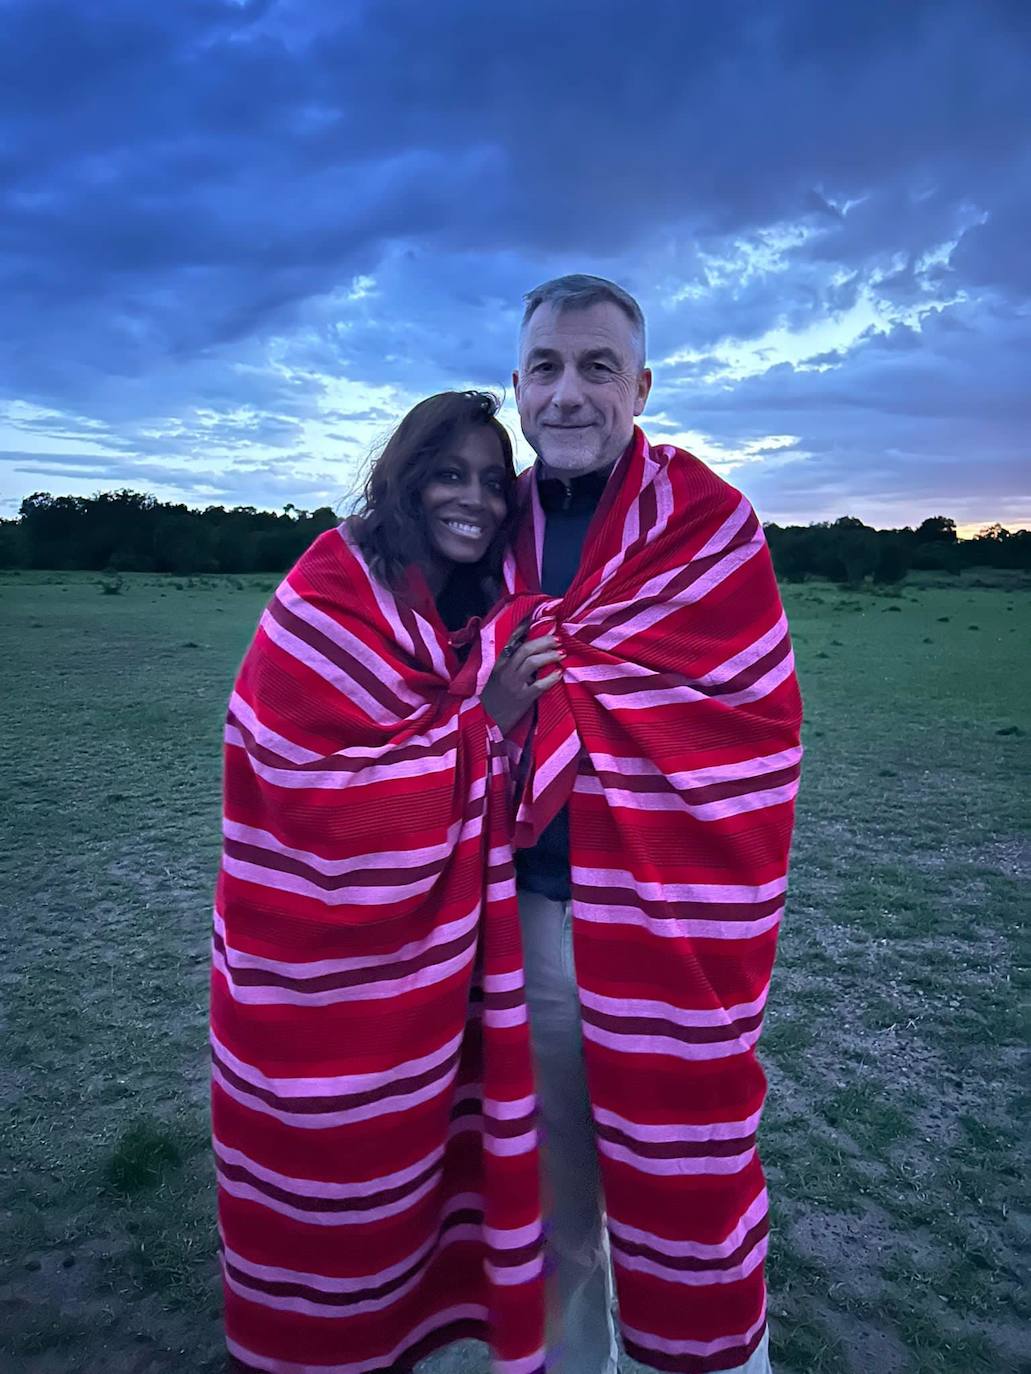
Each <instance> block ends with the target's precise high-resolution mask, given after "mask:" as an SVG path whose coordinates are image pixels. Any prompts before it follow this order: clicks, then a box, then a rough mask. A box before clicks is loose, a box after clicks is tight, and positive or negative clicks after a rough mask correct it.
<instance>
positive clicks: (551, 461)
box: [537, 442, 604, 477]
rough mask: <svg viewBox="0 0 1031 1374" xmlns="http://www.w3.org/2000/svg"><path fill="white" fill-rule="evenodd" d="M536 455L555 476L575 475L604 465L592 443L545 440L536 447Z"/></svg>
mask: <svg viewBox="0 0 1031 1374" xmlns="http://www.w3.org/2000/svg"><path fill="white" fill-rule="evenodd" d="M537 457H538V458H539V459H540V460H541V462H542V463H543V464H544V465H545V467H546V468H547V469H548V471H549V472H553V473H554V474H555V476H556V477H559V476H563V475H565V476H569V477H577V476H579V475H580V474H581V473H584V472H593V471H594V469H595V468H600V467H604V462H603V456H602V454H600V453H599V452H598V449H597V448H596V446H595V445H594V444H590V445H586V444H571V443H559V444H556V443H549V442H545V443H543V444H541V446H540V448H538V449H537Z"/></svg>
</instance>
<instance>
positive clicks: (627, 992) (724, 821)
mask: <svg viewBox="0 0 1031 1374" xmlns="http://www.w3.org/2000/svg"><path fill="white" fill-rule="evenodd" d="M651 383H652V376H651V372H650V371H649V369H648V368H647V367H646V366H645V324H644V319H643V316H642V313H641V310H640V307H639V306H638V304H637V302H636V301H635V300H634V299H633V298H632V297H631V296H629V295H628V294H627V293H626V292H625V291H623V290H622V289H621V288H620V287H618V286H616V285H615V284H613V283H612V282H608V281H605V280H604V279H602V278H598V277H590V276H582V275H574V276H566V277H560V278H557V279H556V280H554V281H549V282H547V283H545V284H544V285H542V286H539V287H537V288H536V290H534V291H531V292H530V293H529V294H528V295H527V297H526V310H525V314H524V316H523V323H522V330H521V335H520V347H519V367H518V369H517V370H516V371H515V372H514V373H513V384H514V387H515V396H516V400H517V404H518V408H519V417H520V421H521V425H522V430H523V433H524V435H525V436H526V438H527V440H528V441H529V443H530V444H531V445H532V447H533V449H534V451H535V452H536V454H537V459H538V461H537V463H536V465H535V467H534V469H533V471H532V474H529V475H527V477H526V478H525V479H524V501H525V505H524V519H523V522H522V527H521V529H520V531H519V533H518V534H517V538H516V543H515V548H514V551H513V553H512V555H511V556H510V558H509V562H508V567H507V569H506V579H507V583H508V587H509V590H510V591H511V592H513V593H514V594H516V595H518V594H520V593H527V594H528V595H532V594H534V593H536V594H537V596H538V600H537V602H536V603H529V602H528V603H527V604H534V606H535V609H534V621H535V623H534V625H533V627H532V628H531V630H530V637H531V639H532V638H533V637H534V636H535V635H540V636H544V635H546V634H548V633H554V634H555V635H556V637H557V639H558V642H559V644H560V646H561V648H562V650H563V653H564V655H565V669H564V681H563V683H562V684H561V686H558V687H555V688H554V689H552V690H550V691H548V692H546V693H545V694H544V695H543V696H542V697H541V698H540V700H539V704H538V710H537V718H536V723H535V729H534V736H533V738H532V741H531V746H530V750H529V753H530V755H531V757H532V762H531V763H530V765H529V775H528V777H527V778H526V781H525V784H524V789H523V796H522V801H521V804H520V807H519V813H518V817H517V826H516V842H517V844H519V845H522V846H523V848H522V849H521V850H520V852H519V853H518V856H517V884H518V895H519V910H520V922H521V926H522V934H523V943H524V960H525V970H526V1000H527V1005H528V1009H529V1015H530V1025H531V1033H532V1036H533V1046H534V1053H535V1060H536V1069H535V1071H536V1079H537V1093H538V1100H539V1109H540V1122H541V1136H542V1142H543V1147H542V1148H543V1181H544V1185H545V1199H546V1209H547V1216H546V1234H547V1237H548V1271H549V1272H550V1278H549V1318H548V1322H549V1329H548V1349H549V1370H556V1371H560V1374H606V1371H612V1370H614V1369H615V1368H616V1346H615V1337H614V1330H613V1324H612V1318H611V1306H612V1304H611V1295H610V1287H609V1262H608V1255H607V1251H608V1248H609V1247H608V1245H607V1244H606V1228H605V1224H604V1221H603V1213H607V1221H608V1239H609V1241H610V1242H611V1250H612V1261H613V1267H614V1272H615V1278H616V1287H617V1294H618V1298H619V1308H620V1320H621V1323H622V1328H623V1335H624V1341H625V1344H626V1346H627V1349H628V1350H629V1352H630V1353H631V1354H633V1355H634V1357H635V1358H637V1359H639V1360H641V1361H643V1362H644V1363H646V1364H648V1365H650V1366H654V1367H656V1368H661V1369H668V1370H677V1371H683V1374H706V1372H707V1371H716V1370H723V1371H728V1372H729V1374H763V1372H764V1371H768V1370H769V1360H768V1354H767V1348H768V1336H767V1332H766V1312H765V1289H764V1285H763V1278H762V1262H763V1258H764V1255H765V1244H766V1241H765V1237H766V1232H767V1222H766V1210H767V1209H766V1194H765V1186H764V1183H763V1177H762V1172H761V1169H760V1166H759V1163H758V1158H757V1156H756V1154H755V1148H754V1133H755V1128H756V1125H757V1123H758V1118H759V1110H760V1107H761V1102H762V1097H763V1092H764V1087H765V1080H764V1078H763V1075H762V1070H761V1069H760V1068H759V1066H758V1064H757V1062H756V1060H755V1057H754V1053H753V1046H754V1043H755V1040H756V1038H757V1037H758V1029H759V1023H760V1021H761V1015H762V1007H763V1003H764V1000H765V995H766V989H767V985H768V979H769V972H770V968H771V966H772V960H773V952H774V942H775V938H776V927H777V922H778V919H779V915H780V911H781V908H782V906H783V895H784V887H785V872H786V864H787V852H788V844H789V839H790V832H791V824H792V816H793V803H794V795H795V792H796V790H797V783H798V772H799V764H800V755H801V751H800V748H799V745H798V731H799V725H800V703H799V700H798V695H797V689H796V686H795V682H794V675H793V667H792V663H793V660H792V658H791V650H790V641H789V639H788V636H787V629H786V625H785V624H784V620H783V612H782V609H781V607H780V602H779V597H778V595H777V592H776V587H775V583H774V581H773V577H772V570H771V567H770V562H769V557H768V554H767V551H766V547H765V543H764V540H763V536H762V530H761V527H760V526H759V525H758V522H757V520H756V519H755V516H754V513H753V512H752V511H751V508H750V507H749V506H748V503H747V502H746V501H744V499H743V498H742V497H741V496H740V495H739V493H737V492H735V491H733V489H732V488H730V487H728V486H727V485H726V484H725V483H723V482H722V481H721V480H720V479H719V478H717V477H716V476H715V474H713V473H711V472H709V470H708V469H706V468H705V467H704V465H703V464H701V463H700V462H699V461H698V460H697V459H695V458H693V457H692V456H691V455H690V454H687V453H684V452H682V451H679V450H676V449H673V448H672V447H670V446H659V447H656V448H652V446H651V445H649V444H648V442H647V440H646V439H645V438H644V435H643V434H642V433H641V432H640V431H639V430H637V429H636V428H635V425H634V421H635V418H636V417H637V416H638V415H640V414H641V413H642V411H643V410H644V407H645V403H646V401H647V399H648V394H649V391H650V388H651ZM541 593H543V594H544V596H545V597H546V598H548V599H547V600H545V601H541V600H540V594H541ZM510 671H511V672H513V673H514V672H515V671H516V669H515V668H514V667H513V668H512V669H511V670H510ZM518 686H519V684H516V683H513V690H515V689H517V688H518Z"/></svg>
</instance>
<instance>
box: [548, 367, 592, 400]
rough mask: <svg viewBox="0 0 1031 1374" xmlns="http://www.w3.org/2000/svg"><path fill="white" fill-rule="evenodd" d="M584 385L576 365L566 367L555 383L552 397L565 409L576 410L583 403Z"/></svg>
mask: <svg viewBox="0 0 1031 1374" xmlns="http://www.w3.org/2000/svg"><path fill="white" fill-rule="evenodd" d="M583 398H584V394H583V386H582V384H581V381H580V374H579V372H577V370H576V368H575V367H564V368H563V369H562V372H561V373H560V375H559V378H558V380H557V381H556V383H555V389H554V390H553V391H552V393H551V399H552V400H553V401H554V403H555V404H556V405H557V406H561V407H562V408H563V409H564V410H575V408H576V407H577V406H578V405H581V404H582V403H583Z"/></svg>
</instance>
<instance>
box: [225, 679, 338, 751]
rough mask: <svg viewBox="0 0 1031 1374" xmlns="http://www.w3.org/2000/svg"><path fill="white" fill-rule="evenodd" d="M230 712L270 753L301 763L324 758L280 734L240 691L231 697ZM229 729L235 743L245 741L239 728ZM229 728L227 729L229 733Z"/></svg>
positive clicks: (260, 745)
mask: <svg viewBox="0 0 1031 1374" xmlns="http://www.w3.org/2000/svg"><path fill="white" fill-rule="evenodd" d="M229 712H230V714H232V715H233V716H235V717H236V719H237V720H238V721H239V722H240V724H241V725H243V726H244V727H245V728H246V729H247V730H248V731H249V732H250V734H251V735H252V736H253V738H254V741H255V743H256V744H257V745H258V746H259V747H260V748H262V749H267V750H268V752H269V753H270V754H280V755H282V757H283V758H284V759H286V760H288V761H289V762H290V763H299V764H300V763H316V762H317V761H318V760H319V759H320V758H322V755H321V754H318V753H316V752H315V750H314V749H306V748H305V747H304V746H303V745H301V744H295V743H294V742H293V740H289V739H287V738H286V736H285V735H280V734H278V733H277V732H276V731H275V730H272V729H270V727H269V726H267V725H265V724H263V723H262V721H260V720H259V719H258V717H257V716H256V715H255V713H254V711H253V709H252V708H251V706H250V705H249V704H248V703H247V702H246V701H244V699H243V697H242V696H241V695H240V693H239V692H236V691H234V692H233V694H232V696H231V697H230V698H229ZM229 730H232V733H233V735H234V736H235V739H234V741H233V742H234V743H245V741H243V739H242V736H241V735H240V732H239V731H238V730H236V729H233V727H232V726H230V727H229ZM229 730H227V734H228V732H229Z"/></svg>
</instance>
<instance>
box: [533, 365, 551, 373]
mask: <svg viewBox="0 0 1031 1374" xmlns="http://www.w3.org/2000/svg"><path fill="white" fill-rule="evenodd" d="M553 367H554V363H537V364H536V365H535V366H534V368H533V370H534V372H550V371H551V370H552V368H553Z"/></svg>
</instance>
